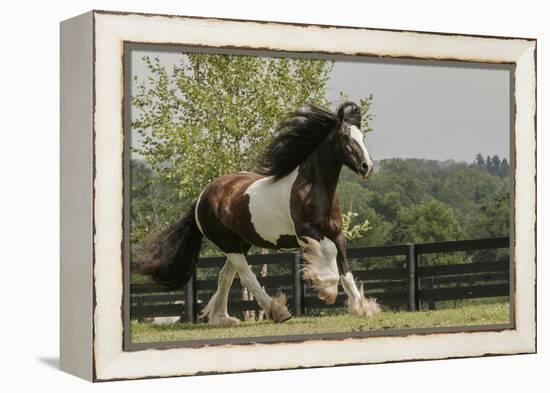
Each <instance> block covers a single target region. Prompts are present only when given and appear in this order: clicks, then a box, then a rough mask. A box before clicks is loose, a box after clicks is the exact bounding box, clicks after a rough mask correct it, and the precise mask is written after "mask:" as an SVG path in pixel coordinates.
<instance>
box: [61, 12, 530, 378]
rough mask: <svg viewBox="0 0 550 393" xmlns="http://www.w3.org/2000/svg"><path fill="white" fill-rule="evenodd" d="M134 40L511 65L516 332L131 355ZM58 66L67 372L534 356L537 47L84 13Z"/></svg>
mask: <svg viewBox="0 0 550 393" xmlns="http://www.w3.org/2000/svg"><path fill="white" fill-rule="evenodd" d="M135 43H146V44H155V45H156V44H162V45H181V46H191V47H202V48H217V49H227V50H262V51H269V52H273V51H275V52H285V53H286V52H288V53H302V54H304V53H305V54H319V55H321V54H323V55H345V56H369V57H375V58H379V59H388V60H390V59H418V60H422V59H427V60H437V61H452V62H468V63H490V64H502V65H505V66H507V67H509V68H510V69H511V70H512V71H511V75H512V76H513V81H512V86H513V99H514V111H513V125H512V131H511V146H512V152H513V156H512V158H513V159H512V170H513V173H512V176H513V183H512V184H513V186H512V187H513V190H512V196H513V198H512V200H513V206H514V208H513V213H512V214H513V219H512V226H511V236H510V247H511V254H510V255H511V258H512V259H513V261H514V263H513V264H512V267H511V275H510V283H511V287H510V293H511V303H512V308H511V310H512V313H511V317H512V320H511V323H510V324H507V325H505V326H489V327H486V328H484V329H482V328H478V329H464V328H457V329H440V330H437V329H436V330H433V329H432V330H410V331H400V332H394V333H391V334H385V333H381V334H373V335H361V334H359V335H355V336H352V335H349V334H348V335H346V334H343V335H336V336H333V337H328V336H327V337H324V336H323V335H317V336H315V337H310V338H300V339H299V340H297V339H295V340H282V341H281V340H279V341H274V342H269V343H266V342H261V340H256V341H254V340H252V343H251V342H247V343H245V344H246V345H241V344H243V343H239V342H233V343H231V342H222V343H219V344H220V345H198V344H197V345H187V346H177V345H175V346H170V347H168V348H167V347H164V348H161V347H150V346H149V347H147V346H131V345H128V342H125V337H126V336H125V327H127V322H128V321H127V318H128V304H127V301H126V303H125V300H124V299H125V291H126V288H127V283H128V282H127V281H128V269H127V267H125V266H126V263H127V261H126V258H125V255H126V254H125V247H127V245H126V242H125V240H124V239H125V233H124V228H125V224H124V220H125V218H124V217H125V213H124V209H125V208H126V207H127V206H125V202H124V187H125V182H124V178H125V176H126V175H127V174H125V170H126V169H125V168H127V167H126V165H127V162H126V161H127V160H126V161H125V154H126V152H125V142H124V127H125V119H124V110H125V109H124V106H125V99H127V97H125V94H124V93H125V87H124V86H125V85H124V78H123V76H124V53H125V52H124V51H125V47H126V45H129V44H135ZM60 64H61V272H60V275H61V288H60V290H61V294H60V298H61V320H60V326H61V332H60V338H61V348H60V352H61V368H62V369H63V370H65V371H67V372H69V373H71V374H74V375H77V376H79V377H82V378H85V379H87V380H90V381H108V380H119V379H136V378H150V377H165V376H183V375H197V374H211V373H230V372H243V371H249V370H250V371H251V370H276V369H289V368H303V367H327V366H335V365H348V364H367V363H382V362H394V361H409V360H421V359H443V358H459V357H471V356H487V355H501V354H519V353H533V352H535V351H536V307H535V305H536V244H535V239H536V98H535V97H536V40H534V39H526V38H508V37H485V36H473V35H460V34H441V33H431V32H414V31H397V30H380V29H369V28H356V27H340V26H338V27H337V26H321V25H299V24H290V23H288V24H287V23H274V22H260V21H240V20H223V19H214V18H197V17H185V16H171V15H148V14H135V13H117V12H106V11H91V12H89V13H86V14H83V15H81V16H77V17H75V18H72V19H69V20H67V21H64V22H62V24H61V63H60ZM125 284H126V286H125ZM125 321H126V322H125ZM226 359H231V361H230V362H228V361H226Z"/></svg>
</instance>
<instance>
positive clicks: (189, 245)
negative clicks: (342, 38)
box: [134, 102, 380, 325]
mask: <svg viewBox="0 0 550 393" xmlns="http://www.w3.org/2000/svg"><path fill="white" fill-rule="evenodd" d="M360 124H361V110H360V108H359V107H358V106H357V105H356V104H354V103H352V102H346V103H344V104H342V105H341V106H340V107H339V108H338V110H337V112H336V113H331V112H329V111H326V110H324V109H321V108H319V107H317V106H314V105H310V104H308V105H306V106H305V107H304V108H302V109H301V110H299V111H297V112H293V113H291V114H289V115H287V117H286V119H285V120H284V121H283V122H281V123H280V124H279V125H278V126H277V128H276V130H275V133H274V137H273V140H272V141H271V143H270V144H269V145H268V146H267V148H266V149H264V151H263V152H262V153H261V154H260V157H259V162H258V164H259V165H258V168H259V169H258V170H257V171H256V173H252V172H240V173H234V174H230V175H225V176H221V177H219V178H217V179H215V180H213V181H212V182H211V183H209V184H208V185H207V186H206V187H205V188H204V190H203V191H202V192H201V193H200V195H199V197H198V199H197V201H196V202H195V204H194V206H193V207H192V208H191V209H190V210H189V212H188V213H187V214H186V215H185V216H184V217H183V218H182V219H181V220H180V221H179V222H177V223H175V224H174V225H172V226H171V227H170V228H169V229H167V230H166V231H164V232H161V233H160V234H159V235H156V236H151V237H150V238H149V239H147V240H146V242H145V245H144V251H143V253H142V254H141V256H140V257H139V258H138V260H137V261H136V264H135V265H134V267H137V268H138V269H139V270H140V271H141V272H143V273H147V274H151V275H152V276H153V277H154V278H155V279H156V280H157V281H158V282H160V283H162V284H164V285H165V286H167V287H170V288H178V287H181V286H183V285H184V284H185V283H186V282H187V281H188V280H189V279H190V278H191V275H192V272H193V269H194V266H195V264H196V263H197V261H198V256H199V252H200V249H201V243H202V239H203V237H206V238H207V239H208V240H210V241H211V242H212V243H213V244H214V245H216V246H217V248H219V250H220V251H221V252H222V253H223V254H224V255H225V256H226V257H227V261H226V263H225V265H224V266H223V268H222V269H221V271H220V273H219V279H218V288H217V291H216V293H215V294H214V295H213V296H212V298H211V299H210V301H209V303H208V305H207V306H206V307H205V308H204V310H203V312H202V316H206V317H208V322H209V323H210V324H213V325H234V324H237V323H239V320H238V319H237V318H233V317H231V316H229V315H228V313H227V301H228V294H229V290H230V287H231V283H232V282H233V279H234V278H235V274H236V273H238V274H239V278H240V280H241V283H242V284H243V285H244V286H245V287H246V288H248V290H249V291H250V292H251V293H252V294H253V295H254V297H255V299H256V300H257V302H258V304H259V305H260V307H262V308H263V309H264V310H265V313H266V315H267V316H268V317H269V318H270V319H272V320H273V321H275V322H284V321H285V320H287V319H289V318H290V317H291V315H290V313H289V312H288V310H287V308H286V305H285V302H286V300H285V299H281V298H282V297H275V298H272V297H270V296H269V295H268V294H267V293H266V292H265V291H264V290H263V289H262V287H261V286H260V284H259V283H258V280H257V278H256V276H255V275H254V273H253V272H252V270H251V269H250V266H249V265H248V264H247V262H246V254H247V252H248V251H249V249H250V247H251V246H252V245H254V246H257V247H261V248H268V249H294V248H301V249H302V255H303V259H304V260H305V261H306V265H305V266H304V268H303V270H302V274H303V277H304V278H305V279H307V280H309V281H310V282H311V283H312V286H313V287H314V288H315V289H316V291H317V293H318V296H319V298H320V299H322V300H323V301H324V302H325V303H326V304H333V303H334V302H335V300H336V297H337V295H338V283H339V282H341V283H342V286H343V288H344V291H345V293H346V294H347V296H348V300H347V305H348V309H349V311H350V312H351V313H352V314H355V315H358V316H369V315H373V314H375V313H377V312H379V311H380V307H379V305H378V304H377V303H376V301H375V299H371V298H365V296H364V291H363V285H362V284H361V285H360V286H359V287H358V286H357V284H356V282H355V280H354V278H353V275H352V272H351V270H350V266H349V263H348V261H347V260H346V239H345V237H344V233H343V232H342V215H341V211H340V205H339V202H338V200H337V198H336V195H335V191H336V186H337V184H338V178H339V176H340V171H341V169H342V166H343V165H346V166H347V167H348V168H350V169H351V170H353V171H354V172H356V173H357V174H359V175H361V176H362V177H363V178H365V179H366V178H367V177H368V176H369V175H370V174H371V173H372V169H373V163H372V161H371V159H370V156H369V153H368V151H367V148H366V146H365V141H364V139H365V138H364V134H363V133H362V132H361V130H360ZM283 297H284V296H283Z"/></svg>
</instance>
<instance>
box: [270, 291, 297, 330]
mask: <svg viewBox="0 0 550 393" xmlns="http://www.w3.org/2000/svg"><path fill="white" fill-rule="evenodd" d="M266 311H267V312H266V314H267V316H268V318H269V319H271V320H272V321H273V322H275V323H283V322H284V321H287V320H289V319H290V318H292V315H291V314H290V313H289V312H288V309H287V308H286V296H285V295H284V294H283V293H280V294H279V296H277V297H275V298H273V299H271V302H270V303H269V310H266Z"/></svg>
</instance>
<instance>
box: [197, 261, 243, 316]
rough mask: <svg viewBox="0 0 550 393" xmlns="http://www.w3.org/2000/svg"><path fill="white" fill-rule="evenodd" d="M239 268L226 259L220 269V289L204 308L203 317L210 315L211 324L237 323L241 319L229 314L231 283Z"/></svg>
mask: <svg viewBox="0 0 550 393" xmlns="http://www.w3.org/2000/svg"><path fill="white" fill-rule="evenodd" d="M236 273H237V269H235V266H233V264H232V263H231V262H229V260H228V261H226V262H225V265H224V266H223V268H222V269H221V270H220V274H219V277H218V289H217V290H216V293H214V295H213V296H212V297H211V298H210V301H209V302H208V305H207V306H206V307H205V308H204V309H203V310H202V314H201V315H202V317H205V316H207V317H208V323H209V324H210V325H220V326H223V325H237V324H238V323H239V322H240V321H239V320H238V319H237V318H233V317H230V316H229V314H227V298H228V296H229V290H230V289H231V284H232V283H233V280H234V279H235V274H236Z"/></svg>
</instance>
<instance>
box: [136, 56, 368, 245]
mask: <svg viewBox="0 0 550 393" xmlns="http://www.w3.org/2000/svg"><path fill="white" fill-rule="evenodd" d="M143 61H144V62H145V64H146V66H147V69H148V71H149V76H148V78H147V79H145V80H137V79H135V78H134V79H135V80H134V83H135V88H136V93H135V94H134V96H133V97H132V104H133V106H134V108H135V109H137V117H136V118H135V120H133V122H132V128H133V130H134V131H135V132H136V133H137V134H138V136H139V143H137V144H135V145H134V148H133V151H134V153H137V154H138V155H139V156H140V157H141V158H142V159H144V160H145V161H146V162H147V163H148V165H149V166H150V168H151V170H152V173H153V174H154V177H153V178H152V180H151V182H152V183H157V184H160V183H162V184H166V185H167V186H168V187H169V188H170V189H172V190H174V192H175V195H176V199H175V200H174V199H173V198H172V199H171V200H169V201H168V200H167V201H160V200H157V201H156V203H158V204H161V205H162V206H161V207H159V208H158V209H157V212H158V213H159V214H161V215H162V216H161V217H145V218H147V219H151V220H153V221H156V222H159V223H170V222H173V221H174V220H176V219H177V218H179V216H181V214H183V212H184V210H185V209H186V208H187V207H188V206H187V205H189V204H190V203H192V202H193V201H194V200H195V199H196V198H197V197H198V195H199V194H200V192H201V191H202V189H203V188H204V187H205V186H206V184H208V183H209V182H210V181H211V180H213V179H214V178H216V177H218V176H221V175H223V174H227V173H233V172H238V171H243V170H252V169H253V167H254V157H255V155H256V153H257V151H258V150H259V149H261V148H262V147H263V146H265V144H266V143H267V142H268V141H269V139H270V135H271V132H272V130H273V129H274V126H275V125H276V124H277V123H278V122H279V121H281V120H282V119H283V118H284V115H285V114H286V113H288V112H291V111H295V110H297V109H299V108H300V107H302V106H303V105H304V104H305V103H308V102H309V103H313V104H316V105H320V106H323V107H327V108H329V107H331V105H332V104H333V103H331V102H329V101H328V99H327V98H326V91H327V82H328V79H329V75H330V71H331V69H332V62H330V61H327V60H316V59H290V58H277V57H259V56H240V55H219V54H203V53H201V54H182V58H181V61H180V62H179V63H178V64H176V65H175V66H174V67H173V69H171V70H168V69H166V67H164V66H163V65H162V64H161V62H160V59H159V58H158V57H154V58H151V57H147V56H146V57H144V58H143ZM342 97H344V95H342ZM371 103H372V96H369V97H367V98H363V99H361V100H360V105H361V107H362V110H363V112H364V118H363V126H364V127H365V128H366V129H367V130H370V127H369V121H370V120H371V119H372V114H371V113H370V106H371ZM332 106H334V105H332ZM151 187H155V184H152V185H151ZM132 203H133V202H132ZM144 226H148V224H147V225H144ZM135 240H138V239H135Z"/></svg>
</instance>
